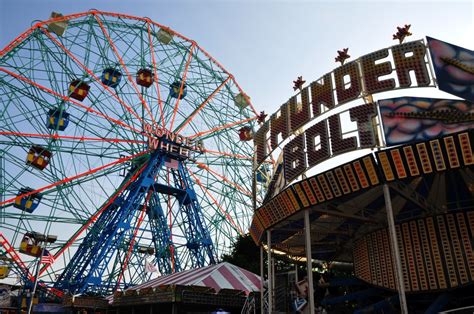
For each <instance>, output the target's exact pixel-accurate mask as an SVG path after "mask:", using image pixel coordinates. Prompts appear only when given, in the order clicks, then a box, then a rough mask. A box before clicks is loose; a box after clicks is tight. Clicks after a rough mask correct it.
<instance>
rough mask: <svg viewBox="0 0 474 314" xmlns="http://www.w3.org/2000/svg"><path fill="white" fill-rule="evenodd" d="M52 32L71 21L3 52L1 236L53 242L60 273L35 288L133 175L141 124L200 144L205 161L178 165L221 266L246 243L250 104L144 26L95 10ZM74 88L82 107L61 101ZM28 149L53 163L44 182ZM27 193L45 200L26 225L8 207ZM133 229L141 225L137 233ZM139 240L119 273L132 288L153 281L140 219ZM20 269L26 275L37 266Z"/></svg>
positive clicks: (181, 40) (185, 262)
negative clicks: (62, 117)
mask: <svg viewBox="0 0 474 314" xmlns="http://www.w3.org/2000/svg"><path fill="white" fill-rule="evenodd" d="M54 21H67V23H68V26H67V30H66V32H65V33H64V34H63V35H62V36H58V35H56V34H54V33H52V32H49V31H48V24H49V23H51V20H49V21H44V22H39V23H37V24H35V25H33V26H32V27H31V28H30V29H29V30H27V31H26V32H25V33H23V34H22V35H20V36H19V37H18V38H17V39H15V40H14V41H13V42H12V43H11V44H10V45H8V46H7V47H6V48H5V49H3V50H2V51H1V52H0V103H1V106H0V126H1V128H0V160H1V163H0V166H1V167H0V171H1V173H0V183H1V185H0V195H1V199H0V205H1V207H0V222H1V229H2V232H3V233H4V235H5V236H6V237H7V239H9V241H10V243H12V245H13V246H14V247H15V248H16V249H18V247H19V245H20V241H21V240H22V237H23V235H24V234H25V233H26V232H29V231H36V232H40V233H42V234H54V235H58V241H57V242H56V243H54V244H53V245H50V246H48V250H49V251H50V252H51V253H52V254H53V255H54V256H55V259H56V261H55V263H54V264H53V265H52V266H50V267H48V266H43V267H42V269H41V271H40V278H41V279H42V280H44V281H45V282H54V281H55V279H56V277H57V275H58V274H60V273H61V272H62V269H64V267H65V265H67V264H68V261H69V260H70V259H71V257H72V256H73V255H74V252H75V251H76V249H77V246H78V245H79V244H80V243H81V240H82V239H83V238H84V237H85V235H86V234H87V232H88V230H90V229H91V226H92V225H93V222H94V221H95V219H96V218H97V216H98V210H99V208H101V206H102V205H103V204H104V203H105V202H106V201H107V199H108V198H109V197H111V196H112V195H113V194H114V192H115V191H117V190H118V189H119V186H120V184H121V183H122V181H123V179H124V177H123V176H124V174H126V173H127V171H128V170H129V169H130V167H131V163H134V162H135V160H137V159H138V158H139V157H140V156H141V155H143V154H144V153H145V152H146V151H147V149H148V147H147V140H148V138H147V137H149V135H147V134H144V133H143V132H142V124H143V123H149V124H152V125H158V126H161V127H163V128H165V129H167V130H169V131H172V132H176V133H179V134H180V135H183V136H186V137H190V138H193V139H195V140H199V141H202V143H203V145H204V150H203V151H202V152H197V153H195V154H193V155H192V157H191V158H189V159H187V160H186V161H185V165H186V168H187V170H188V172H189V175H190V178H191V180H192V181H193V183H194V189H195V191H196V193H197V197H198V200H199V205H200V206H201V208H202V210H203V213H204V217H205V220H206V224H207V226H208V227H209V232H210V234H211V237H212V239H213V241H214V244H215V247H216V250H217V252H218V255H219V256H220V255H221V254H222V253H225V252H227V250H228V248H229V246H230V244H231V242H232V240H233V239H234V238H235V237H236V235H238V234H239V233H245V232H247V228H248V226H249V225H250V220H251V216H252V192H251V191H252V155H253V148H252V146H251V144H250V142H243V141H240V140H239V136H238V131H239V129H240V128H242V127H244V126H249V127H251V128H255V125H256V119H257V112H256V111H255V109H254V108H253V107H252V105H251V104H250V102H249V99H248V98H246V101H247V102H248V106H246V107H244V108H242V107H239V106H237V105H236V102H235V98H236V96H237V95H238V94H240V93H242V90H241V89H240V87H239V86H238V84H237V83H236V82H235V80H234V78H233V76H232V75H231V74H230V73H228V72H227V71H226V70H225V69H224V68H223V67H222V66H221V65H220V64H219V63H218V62H217V61H215V60H214V59H213V58H212V57H211V56H210V55H209V54H208V53H207V52H205V51H204V50H203V49H202V48H200V47H199V46H198V45H197V44H196V42H194V41H192V40H189V39H188V38H186V37H184V36H182V35H180V34H178V33H176V32H174V31H172V30H169V29H168V28H165V27H163V26H162V25H160V24H157V23H155V22H152V21H151V20H149V19H147V18H137V17H132V16H126V15H122V14H115V13H108V12H99V11H94V10H93V11H89V12H84V13H80V14H74V15H69V16H65V17H60V18H57V19H55V20H54ZM160 29H164V30H166V31H167V32H169V33H171V34H173V36H174V37H173V40H172V41H171V42H170V43H169V44H164V43H163V42H160V40H159V39H158V36H157V34H158V32H159V31H160ZM110 67H111V68H115V69H119V70H120V71H121V72H122V74H123V77H122V79H121V82H120V84H119V85H118V86H117V87H116V88H112V87H110V86H106V85H104V84H103V83H102V82H101V74H102V71H103V70H104V69H106V68H110ZM143 68H147V69H150V70H151V71H152V72H153V76H154V83H153V85H151V86H150V87H149V88H145V87H142V86H139V85H137V84H136V82H135V75H136V73H137V72H138V71H139V70H140V69H143ZM75 79H80V80H81V81H83V82H86V83H87V84H88V85H89V86H90V91H89V94H88V96H87V98H86V99H84V100H83V101H78V100H76V99H72V98H70V97H69V96H70V92H69V91H68V88H69V84H70V83H71V81H73V80H75ZM177 80H181V81H184V82H185V84H186V86H187V95H186V97H185V98H183V99H180V100H179V99H176V98H172V97H170V92H169V86H170V84H172V83H173V82H175V81H177ZM51 109H56V110H60V111H61V113H62V112H67V113H68V114H69V115H70V117H69V125H68V126H67V128H66V129H65V130H64V131H60V130H58V129H56V130H52V129H49V128H47V127H46V119H47V115H48V112H49V110H51ZM32 145H40V146H42V147H44V148H46V149H47V150H48V151H50V152H51V153H52V158H51V161H50V163H49V164H48V165H47V167H46V168H45V169H44V170H39V169H36V168H34V167H32V166H31V165H27V164H26V162H25V161H26V157H27V153H28V150H29V149H30V147H31V146H32ZM157 181H159V182H163V183H166V182H168V183H169V182H170V175H169V172H168V174H167V173H166V171H165V172H164V173H161V174H160V176H159V178H157ZM26 186H28V187H31V188H33V189H34V190H35V192H41V194H42V199H41V203H40V205H39V206H38V208H37V209H36V210H35V211H34V212H33V213H28V212H26V211H22V210H20V209H18V208H15V207H13V206H12V205H13V203H14V201H15V197H16V196H17V194H18V192H19V190H20V189H21V188H22V187H26ZM161 200H162V204H161V206H162V207H163V208H164V209H165V210H166V220H167V222H168V225H169V228H170V229H171V231H172V237H173V241H174V242H175V243H177V244H178V246H179V244H180V243H182V241H183V238H184V236H183V234H182V232H181V230H182V221H181V220H180V215H178V213H177V212H176V210H175V209H176V208H177V204H176V200H175V199H174V198H173V197H170V196H167V197H166V198H162V199H161ZM137 218H138V213H137V217H135V220H134V221H135V222H136V221H137V220H138V219H137ZM136 227H137V226H136ZM136 231H137V232H136V234H137V236H136V239H135V243H136V244H135V246H134V247H133V250H132V254H131V256H130V259H129V261H128V266H127V268H126V269H125V271H124V273H123V280H124V282H127V283H130V284H132V283H137V282H141V281H143V280H146V279H147V278H149V276H150V275H149V274H147V273H146V272H145V271H144V259H145V258H147V256H146V255H145V254H143V253H140V250H139V249H140V248H144V247H150V246H152V245H151V233H150V222H149V221H148V220H147V218H146V217H145V219H144V221H143V222H142V223H141V225H140V226H139V227H137V230H136ZM128 241H129V242H125V243H123V246H124V247H127V245H129V243H130V239H128ZM0 250H2V251H1V253H2V254H6V252H5V251H4V249H3V248H0ZM20 257H21V259H22V261H23V262H24V263H25V264H26V265H27V266H29V268H30V271H31V272H32V269H33V268H32V267H33V265H34V263H35V261H36V259H35V258H34V257H31V256H28V255H26V254H20ZM148 258H149V257H148ZM178 258H179V259H180V262H181V266H182V267H183V268H186V267H189V266H190V261H189V254H188V253H187V252H186V250H185V249H182V250H180V249H178ZM150 262H151V263H153V262H155V260H154V259H153V258H152V259H151V260H150ZM12 267H13V269H15V263H13V265H12ZM122 268H123V262H120V261H118V262H116V263H114V264H112V263H111V265H110V266H109V268H108V270H107V273H106V275H107V276H120V272H121V271H122ZM18 272H20V271H19V270H18V269H17V272H16V273H17V274H18Z"/></svg>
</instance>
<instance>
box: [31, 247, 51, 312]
mask: <svg viewBox="0 0 474 314" xmlns="http://www.w3.org/2000/svg"><path fill="white" fill-rule="evenodd" d="M47 243H48V242H45V243H44V246H43V248H42V249H41V256H40V258H39V259H38V263H36V271H35V281H34V283H33V291H32V292H31V298H30V303H29V304H28V314H31V310H32V309H33V300H34V298H35V293H36V286H37V285H38V275H39V269H40V265H41V260H42V259H43V255H44V252H45V250H46V245H47Z"/></svg>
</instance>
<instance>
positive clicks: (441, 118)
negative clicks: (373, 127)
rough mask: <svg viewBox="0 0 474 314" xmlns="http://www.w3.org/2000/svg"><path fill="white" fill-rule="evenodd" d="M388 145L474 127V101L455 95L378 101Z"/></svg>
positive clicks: (430, 137)
mask: <svg viewBox="0 0 474 314" xmlns="http://www.w3.org/2000/svg"><path fill="white" fill-rule="evenodd" d="M378 104H379V107H380V113H381V115H382V124H383V128H384V134H385V142H386V144H387V146H392V145H399V144H404V143H411V142H417V141H425V140H429V139H432V138H435V137H439V136H443V135H447V134H452V133H456V132H460V131H463V130H466V129H469V128H473V127H474V105H473V104H472V103H470V102H467V101H458V100H452V99H435V98H417V97H399V98H391V99H384V100H380V101H379V102H378Z"/></svg>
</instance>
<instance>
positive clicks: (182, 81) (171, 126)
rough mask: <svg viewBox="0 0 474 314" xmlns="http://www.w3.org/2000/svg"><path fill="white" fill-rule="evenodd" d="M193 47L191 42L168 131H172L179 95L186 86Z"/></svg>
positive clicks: (194, 45)
mask: <svg viewBox="0 0 474 314" xmlns="http://www.w3.org/2000/svg"><path fill="white" fill-rule="evenodd" d="M194 47H196V44H195V43H194V42H193V44H192V46H191V48H190V49H189V52H188V60H187V61H186V65H185V66H184V73H183V79H182V80H181V86H180V87H179V94H178V97H177V99H176V104H175V105H174V109H173V116H172V118H171V122H170V127H169V130H172V129H173V124H174V119H175V118H176V113H177V112H178V107H179V102H180V100H181V95H182V94H183V89H184V86H185V84H186V77H187V75H188V69H189V64H190V63H191V60H192V56H193V50H194Z"/></svg>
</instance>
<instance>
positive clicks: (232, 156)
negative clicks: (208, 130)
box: [202, 148, 253, 160]
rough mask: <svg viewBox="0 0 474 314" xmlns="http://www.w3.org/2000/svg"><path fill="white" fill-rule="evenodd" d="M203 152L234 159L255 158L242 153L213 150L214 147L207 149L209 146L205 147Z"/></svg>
mask: <svg viewBox="0 0 474 314" xmlns="http://www.w3.org/2000/svg"><path fill="white" fill-rule="evenodd" d="M202 152H203V153H209V154H210V155H216V156H224V157H229V158H232V159H243V160H253V158H252V157H250V156H245V155H242V154H232V153H229V152H223V151H217V150H212V149H207V148H204V149H203V150H202Z"/></svg>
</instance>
